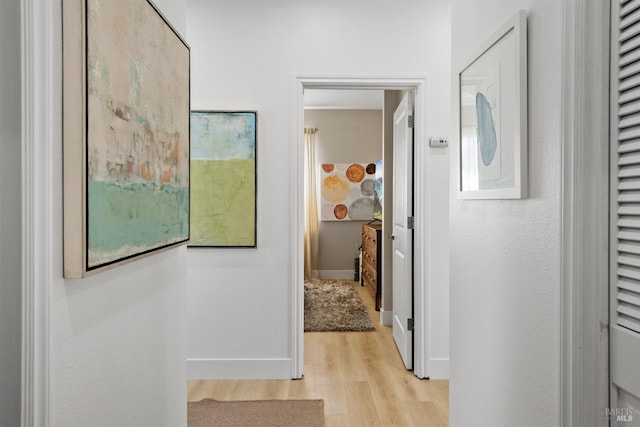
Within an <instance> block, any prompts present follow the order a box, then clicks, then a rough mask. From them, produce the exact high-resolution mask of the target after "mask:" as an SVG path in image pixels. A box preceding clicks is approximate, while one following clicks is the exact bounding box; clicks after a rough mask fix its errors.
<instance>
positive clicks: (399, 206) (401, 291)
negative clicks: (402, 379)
mask: <svg viewBox="0 0 640 427" xmlns="http://www.w3.org/2000/svg"><path fill="white" fill-rule="evenodd" d="M393 122H394V125H393V236H392V237H393V338H394V339H395V341H396V345H397V346H398V350H399V351H400V355H401V356H402V360H403V361H404V365H405V366H406V368H407V369H412V368H413V225H410V224H409V221H411V222H413V93H412V92H409V93H407V95H405V96H404V98H403V99H402V101H401V102H400V105H399V106H398V109H397V110H396V111H395V113H394V114H393Z"/></svg>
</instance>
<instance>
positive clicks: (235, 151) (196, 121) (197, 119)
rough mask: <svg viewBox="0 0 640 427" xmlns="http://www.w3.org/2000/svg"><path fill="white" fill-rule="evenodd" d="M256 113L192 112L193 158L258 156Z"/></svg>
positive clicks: (229, 158)
mask: <svg viewBox="0 0 640 427" xmlns="http://www.w3.org/2000/svg"><path fill="white" fill-rule="evenodd" d="M255 135H256V114H255V113H248V112H247V113H224V112H192V113H191V158H192V159H194V160H196V159H206V160H231V159H255V148H256V141H255Z"/></svg>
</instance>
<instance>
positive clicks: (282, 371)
mask: <svg viewBox="0 0 640 427" xmlns="http://www.w3.org/2000/svg"><path fill="white" fill-rule="evenodd" d="M291 362H292V361H291V359H189V360H188V361H187V379H188V380H288V379H290V378H291Z"/></svg>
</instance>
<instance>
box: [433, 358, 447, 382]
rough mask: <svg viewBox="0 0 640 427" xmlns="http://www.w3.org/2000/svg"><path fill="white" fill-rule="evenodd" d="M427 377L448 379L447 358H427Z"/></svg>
mask: <svg viewBox="0 0 640 427" xmlns="http://www.w3.org/2000/svg"><path fill="white" fill-rule="evenodd" d="M429 379H430V380H448V379H449V359H430V360H429Z"/></svg>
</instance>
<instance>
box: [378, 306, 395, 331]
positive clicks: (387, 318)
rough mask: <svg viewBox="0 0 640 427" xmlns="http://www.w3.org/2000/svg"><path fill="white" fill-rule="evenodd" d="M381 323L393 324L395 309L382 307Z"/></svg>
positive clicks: (385, 324)
mask: <svg viewBox="0 0 640 427" xmlns="http://www.w3.org/2000/svg"><path fill="white" fill-rule="evenodd" d="M380 323H382V324H383V325H384V326H391V325H392V324H393V311H392V310H385V309H384V308H382V307H380Z"/></svg>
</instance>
